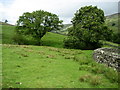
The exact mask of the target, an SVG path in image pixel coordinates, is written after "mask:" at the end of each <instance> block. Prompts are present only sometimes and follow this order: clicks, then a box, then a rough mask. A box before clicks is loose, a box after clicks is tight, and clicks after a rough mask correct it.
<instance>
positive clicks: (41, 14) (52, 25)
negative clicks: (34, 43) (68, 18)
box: [16, 10, 63, 44]
mask: <svg viewBox="0 0 120 90" xmlns="http://www.w3.org/2000/svg"><path fill="white" fill-rule="evenodd" d="M62 22H63V21H62V20H59V18H58V16H57V15H56V14H52V13H50V12H47V11H43V10H38V11H33V12H32V13H29V12H26V13H23V15H22V16H20V17H19V20H18V21H17V26H16V32H17V33H18V34H22V35H31V36H32V37H33V38H35V39H37V40H38V43H39V44H40V40H41V38H42V37H43V36H44V35H45V34H46V32H48V31H52V30H60V28H61V27H62V26H63V24H62Z"/></svg>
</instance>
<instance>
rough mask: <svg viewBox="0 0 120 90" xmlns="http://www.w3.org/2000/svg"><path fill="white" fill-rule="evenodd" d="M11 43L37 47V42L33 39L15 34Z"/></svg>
mask: <svg viewBox="0 0 120 90" xmlns="http://www.w3.org/2000/svg"><path fill="white" fill-rule="evenodd" d="M12 39H13V41H14V42H15V43H16V44H18V45H37V44H38V42H37V40H35V39H34V38H32V37H30V36H28V35H26V36H25V35H21V34H15V35H14V36H13V38H12Z"/></svg>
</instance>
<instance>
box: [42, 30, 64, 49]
mask: <svg viewBox="0 0 120 90" xmlns="http://www.w3.org/2000/svg"><path fill="white" fill-rule="evenodd" d="M65 37H66V36H64V35H60V34H55V33H51V32H48V33H46V35H45V36H44V37H43V38H42V44H43V45H44V46H52V47H57V48H62V47H63V40H64V38H65Z"/></svg>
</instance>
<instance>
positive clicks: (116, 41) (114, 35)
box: [109, 32, 120, 44]
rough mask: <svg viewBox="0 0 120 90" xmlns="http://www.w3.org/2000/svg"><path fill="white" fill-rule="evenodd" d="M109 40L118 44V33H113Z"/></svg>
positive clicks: (119, 35)
mask: <svg viewBox="0 0 120 90" xmlns="http://www.w3.org/2000/svg"><path fill="white" fill-rule="evenodd" d="M109 41H112V42H114V43H118V44H120V33H119V32H118V33H114V34H113V37H112V39H111V40H109Z"/></svg>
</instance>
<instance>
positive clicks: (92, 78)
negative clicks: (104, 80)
mask: <svg viewBox="0 0 120 90" xmlns="http://www.w3.org/2000/svg"><path fill="white" fill-rule="evenodd" d="M79 80H80V81H81V82H88V83H90V84H91V85H94V86H97V85H100V84H101V78H100V77H98V76H93V75H91V74H88V75H83V76H81V77H80V78H79Z"/></svg>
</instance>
